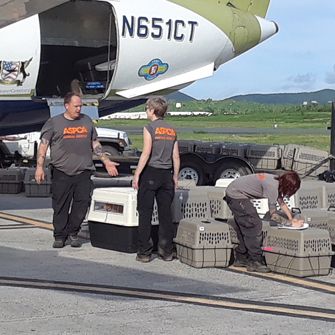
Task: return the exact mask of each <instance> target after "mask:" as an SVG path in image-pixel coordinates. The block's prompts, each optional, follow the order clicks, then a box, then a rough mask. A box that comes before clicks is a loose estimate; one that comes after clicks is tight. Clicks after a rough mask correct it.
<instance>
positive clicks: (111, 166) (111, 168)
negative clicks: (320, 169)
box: [92, 140, 119, 177]
mask: <svg viewBox="0 0 335 335" xmlns="http://www.w3.org/2000/svg"><path fill="white" fill-rule="evenodd" d="M92 147H93V152H94V154H95V155H96V156H98V157H99V159H100V160H101V161H102V162H103V163H104V164H105V168H106V170H107V172H108V174H109V175H110V176H112V177H114V176H117V175H118V174H119V173H118V171H117V168H116V166H118V165H119V163H115V162H112V161H111V160H110V159H109V158H108V157H107V155H106V154H105V153H104V152H103V150H102V146H101V144H100V142H99V141H98V140H95V141H93V142H92Z"/></svg>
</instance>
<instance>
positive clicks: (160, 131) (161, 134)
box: [155, 127, 176, 141]
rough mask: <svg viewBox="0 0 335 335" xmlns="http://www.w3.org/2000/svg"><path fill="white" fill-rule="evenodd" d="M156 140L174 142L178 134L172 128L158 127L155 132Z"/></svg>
mask: <svg viewBox="0 0 335 335" xmlns="http://www.w3.org/2000/svg"><path fill="white" fill-rule="evenodd" d="M155 139H161V140H170V141H174V140H175V139H176V132H175V130H174V129H172V128H165V127H158V128H156V130H155Z"/></svg>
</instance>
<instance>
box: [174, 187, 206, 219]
mask: <svg viewBox="0 0 335 335" xmlns="http://www.w3.org/2000/svg"><path fill="white" fill-rule="evenodd" d="M209 188H210V186H197V187H196V188H191V189H189V190H187V189H177V190H176V192H175V196H174V199H173V202H172V206H171V210H172V221H173V222H179V221H181V220H182V219H191V218H210V217H211V212H210V203H209V198H208V194H207V190H208V189H209Z"/></svg>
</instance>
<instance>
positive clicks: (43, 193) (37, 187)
mask: <svg viewBox="0 0 335 335" xmlns="http://www.w3.org/2000/svg"><path fill="white" fill-rule="evenodd" d="M45 176H46V177H45V180H44V181H43V182H42V183H41V184H37V183H36V180H35V169H27V170H26V173H25V175H24V191H25V195H26V197H50V196H51V174H50V171H49V169H45Z"/></svg>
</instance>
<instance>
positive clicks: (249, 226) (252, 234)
mask: <svg viewBox="0 0 335 335" xmlns="http://www.w3.org/2000/svg"><path fill="white" fill-rule="evenodd" d="M226 201H227V205H228V206H229V208H230V210H231V211H232V213H233V215H234V220H235V223H236V227H235V228H236V234H237V237H238V239H239V241H240V244H239V245H238V247H237V248H236V249H235V253H236V258H238V259H240V260H246V259H249V260H251V261H259V262H261V261H262V221H261V219H260V218H259V216H258V213H257V210H256V208H255V207H254V206H253V204H252V203H251V201H250V199H233V198H230V197H228V196H226Z"/></svg>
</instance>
